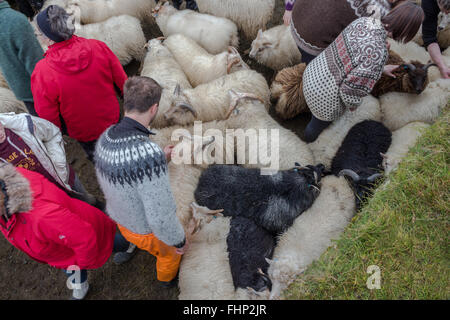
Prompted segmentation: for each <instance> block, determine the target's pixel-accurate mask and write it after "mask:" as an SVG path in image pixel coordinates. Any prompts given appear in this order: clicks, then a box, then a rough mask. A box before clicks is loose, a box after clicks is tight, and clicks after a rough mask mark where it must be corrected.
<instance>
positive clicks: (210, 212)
mask: <svg viewBox="0 0 450 320" xmlns="http://www.w3.org/2000/svg"><path fill="white" fill-rule="evenodd" d="M190 207H191V208H192V210H195V211H197V212H201V213H203V214H206V215H211V216H214V215H218V216H219V217H220V216H223V215H222V214H221V213H222V212H223V210H224V209H218V210H211V209H209V208H208V207H204V206H201V205H199V204H198V203H197V202H195V201H194V202H191V204H190Z"/></svg>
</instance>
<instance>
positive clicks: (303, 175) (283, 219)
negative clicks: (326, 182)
mask: <svg viewBox="0 0 450 320" xmlns="http://www.w3.org/2000/svg"><path fill="white" fill-rule="evenodd" d="M323 170H324V166H323V165H318V166H316V167H313V166H308V167H296V168H294V169H291V170H285V171H279V172H278V173H276V174H274V175H261V171H260V170H259V169H246V168H242V167H239V166H230V165H215V166H210V167H209V168H208V169H207V170H205V171H204V172H203V174H202V176H201V177H200V179H199V183H198V186H197V189H196V191H195V194H194V196H195V200H196V201H197V203H198V204H200V205H201V206H205V207H208V208H209V209H224V211H223V215H224V216H232V217H237V216H243V217H247V218H249V219H252V220H253V221H254V222H255V223H256V224H257V225H258V226H260V227H263V228H265V229H266V230H267V231H269V232H271V233H272V234H275V235H276V234H279V233H282V232H284V231H285V230H286V229H287V228H289V227H290V226H291V225H292V223H293V222H294V220H295V218H297V217H298V216H299V215H300V214H301V213H302V212H303V211H305V210H306V209H308V208H309V207H310V206H311V205H312V204H313V202H314V200H315V199H316V197H317V196H318V193H319V186H318V183H319V182H320V178H321V176H322V172H323Z"/></svg>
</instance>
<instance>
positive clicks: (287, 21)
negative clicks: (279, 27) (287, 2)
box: [283, 10, 292, 26]
mask: <svg viewBox="0 0 450 320" xmlns="http://www.w3.org/2000/svg"><path fill="white" fill-rule="evenodd" d="M291 18H292V11H288V10H286V11H285V12H284V15H283V21H284V25H285V26H288V25H289V24H290V23H291Z"/></svg>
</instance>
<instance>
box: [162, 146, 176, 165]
mask: <svg viewBox="0 0 450 320" xmlns="http://www.w3.org/2000/svg"><path fill="white" fill-rule="evenodd" d="M173 148H175V146H174V145H168V146H166V147H165V148H164V154H165V155H166V160H167V162H169V161H170V160H171V159H172V151H173Z"/></svg>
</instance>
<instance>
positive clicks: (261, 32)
mask: <svg viewBox="0 0 450 320" xmlns="http://www.w3.org/2000/svg"><path fill="white" fill-rule="evenodd" d="M262 35H263V31H262V29H259V30H258V36H257V38H261V37H262Z"/></svg>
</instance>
